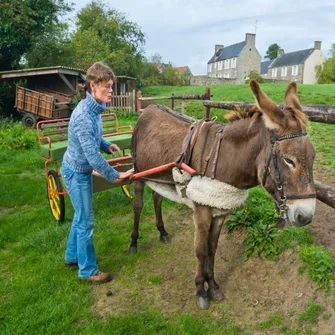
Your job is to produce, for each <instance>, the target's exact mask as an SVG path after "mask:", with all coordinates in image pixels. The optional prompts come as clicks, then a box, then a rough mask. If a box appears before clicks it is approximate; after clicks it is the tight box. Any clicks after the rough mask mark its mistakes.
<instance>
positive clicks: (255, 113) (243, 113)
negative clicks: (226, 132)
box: [225, 105, 308, 130]
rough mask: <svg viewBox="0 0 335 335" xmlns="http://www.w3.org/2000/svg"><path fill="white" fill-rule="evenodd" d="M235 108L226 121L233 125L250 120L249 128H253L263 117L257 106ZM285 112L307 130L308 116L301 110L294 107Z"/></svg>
mask: <svg viewBox="0 0 335 335" xmlns="http://www.w3.org/2000/svg"><path fill="white" fill-rule="evenodd" d="M235 108H236V110H235V111H233V112H231V113H229V114H227V115H226V116H225V119H226V120H228V121H230V122H231V123H233V122H235V121H238V120H242V119H250V124H249V127H251V126H252V125H253V123H254V122H255V121H256V119H257V118H258V117H260V116H261V115H262V113H261V111H260V110H259V109H258V108H257V106H256V105H254V106H250V107H247V108H244V107H239V106H236V107H235ZM285 111H287V112H289V113H290V115H291V117H292V118H293V120H295V121H296V122H297V124H298V126H299V127H300V128H301V129H303V130H306V128H307V123H308V116H307V115H306V114H304V113H303V112H302V111H300V110H299V109H296V108H292V107H287V108H285Z"/></svg>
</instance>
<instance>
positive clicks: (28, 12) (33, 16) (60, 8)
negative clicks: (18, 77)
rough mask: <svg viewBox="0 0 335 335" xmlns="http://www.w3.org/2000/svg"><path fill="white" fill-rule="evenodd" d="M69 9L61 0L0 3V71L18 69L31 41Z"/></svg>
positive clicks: (4, 0) (24, 0)
mask: <svg viewBox="0 0 335 335" xmlns="http://www.w3.org/2000/svg"><path fill="white" fill-rule="evenodd" d="M70 10H71V8H70V7H69V6H68V5H67V3H66V2H65V0H2V1H1V2H0V22H1V24H0V70H11V69H15V68H18V67H19V63H20V60H21V59H22V57H23V56H24V55H25V53H26V52H27V51H28V50H29V49H30V47H31V46H32V41H33V40H34V39H36V38H37V37H38V36H39V35H40V34H43V32H45V31H46V29H47V27H49V26H50V25H52V24H56V23H58V15H62V14H65V13H66V12H69V11H70Z"/></svg>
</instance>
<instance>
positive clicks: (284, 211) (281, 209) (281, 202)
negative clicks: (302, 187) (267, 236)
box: [262, 129, 316, 219]
mask: <svg viewBox="0 0 335 335" xmlns="http://www.w3.org/2000/svg"><path fill="white" fill-rule="evenodd" d="M266 133H267V130H266V129H265V130H264V145H265V148H266ZM302 136H307V133H306V132H300V133H291V134H287V135H284V136H276V133H275V131H274V130H273V129H272V130H271V149H270V153H269V156H268V158H267V159H266V157H265V169H264V174H263V180H262V185H263V187H265V183H266V180H267V177H268V176H271V175H270V169H269V166H270V163H271V158H272V161H273V167H274V172H275V180H273V182H274V183H275V185H276V189H277V191H278V192H279V195H280V200H279V203H278V207H279V216H280V217H281V218H282V219H286V218H287V206H286V201H287V200H296V199H310V198H316V194H315V193H313V194H303V195H301V194H299V195H285V193H284V189H283V185H282V183H281V181H280V174H279V169H278V162H277V153H276V150H275V144H276V142H279V141H284V140H289V139H292V138H296V137H302Z"/></svg>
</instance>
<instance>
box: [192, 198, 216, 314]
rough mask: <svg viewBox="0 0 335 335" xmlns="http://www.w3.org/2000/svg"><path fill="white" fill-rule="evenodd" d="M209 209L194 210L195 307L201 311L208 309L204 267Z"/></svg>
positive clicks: (209, 223)
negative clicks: (195, 257) (196, 260)
mask: <svg viewBox="0 0 335 335" xmlns="http://www.w3.org/2000/svg"><path fill="white" fill-rule="evenodd" d="M211 219H212V216H211V209H210V208H209V207H207V206H200V205H196V206H195V208H194V226H195V236H194V247H195V254H196V256H197V259H198V265H197V269H196V275H195V285H196V289H197V293H196V298H197V305H198V306H199V307H200V308H201V309H207V308H208V307H209V300H208V295H207V292H206V289H205V281H206V279H207V278H206V273H205V266H206V264H207V262H208V260H207V258H208V233H209V228H210V225H211Z"/></svg>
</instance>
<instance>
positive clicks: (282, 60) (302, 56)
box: [269, 49, 314, 68]
mask: <svg viewBox="0 0 335 335" xmlns="http://www.w3.org/2000/svg"><path fill="white" fill-rule="evenodd" d="M313 51H314V49H305V50H299V51H293V52H289V53H286V54H283V55H281V56H279V57H278V58H276V59H275V60H274V61H273V63H272V64H271V65H270V66H269V67H270V68H274V67H281V66H290V65H297V64H304V63H305V61H306V59H307V58H308V57H309V56H310V55H311V53H312V52H313Z"/></svg>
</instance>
